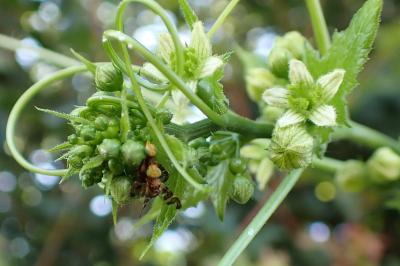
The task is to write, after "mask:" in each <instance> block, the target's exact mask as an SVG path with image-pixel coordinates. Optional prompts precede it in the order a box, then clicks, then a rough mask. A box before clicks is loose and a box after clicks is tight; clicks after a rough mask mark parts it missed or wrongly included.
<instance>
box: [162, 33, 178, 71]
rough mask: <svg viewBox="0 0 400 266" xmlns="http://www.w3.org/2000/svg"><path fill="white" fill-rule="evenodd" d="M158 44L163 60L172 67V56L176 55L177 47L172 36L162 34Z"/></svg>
mask: <svg viewBox="0 0 400 266" xmlns="http://www.w3.org/2000/svg"><path fill="white" fill-rule="evenodd" d="M158 42H159V46H158V50H159V53H160V56H161V58H162V59H164V61H165V62H166V63H167V64H168V65H171V55H172V54H173V53H175V45H174V42H173V40H172V37H171V35H170V34H168V33H161V34H160V37H159V39H158Z"/></svg>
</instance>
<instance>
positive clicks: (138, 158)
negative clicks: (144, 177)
mask: <svg viewBox="0 0 400 266" xmlns="http://www.w3.org/2000/svg"><path fill="white" fill-rule="evenodd" d="M121 151H122V156H123V158H124V162H125V163H126V164H128V165H134V166H136V165H139V164H140V163H141V162H142V161H143V160H144V159H145V158H146V152H145V148H144V145H143V144H142V143H140V142H137V141H134V140H128V141H127V142H125V143H124V144H123V145H122V148H121Z"/></svg>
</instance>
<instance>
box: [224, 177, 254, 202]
mask: <svg viewBox="0 0 400 266" xmlns="http://www.w3.org/2000/svg"><path fill="white" fill-rule="evenodd" d="M253 193H254V183H253V182H252V181H251V180H250V178H248V177H245V176H243V175H237V176H235V180H234V181H233V184H232V187H231V190H230V193H229V196H230V197H231V199H233V200H234V201H236V202H237V203H239V204H245V203H246V202H248V201H249V200H250V198H251V197H252V196H253Z"/></svg>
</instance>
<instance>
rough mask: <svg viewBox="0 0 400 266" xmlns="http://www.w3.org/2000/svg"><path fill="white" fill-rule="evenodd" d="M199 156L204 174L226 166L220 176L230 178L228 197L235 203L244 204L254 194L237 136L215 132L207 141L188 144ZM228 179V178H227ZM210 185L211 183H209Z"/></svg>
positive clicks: (194, 141) (202, 140)
mask: <svg viewBox="0 0 400 266" xmlns="http://www.w3.org/2000/svg"><path fill="white" fill-rule="evenodd" d="M189 145H190V146H191V147H192V148H195V149H196V150H197V153H198V154H202V155H200V162H201V163H202V164H203V165H206V166H207V168H208V169H207V168H206V169H205V170H206V171H205V173H207V172H210V171H209V170H210V168H213V167H218V166H219V165H221V164H225V163H227V164H228V167H227V168H223V169H224V172H223V173H222V172H221V173H220V176H230V177H232V182H227V183H229V184H230V187H229V188H228V189H227V191H228V194H229V197H230V198H231V199H232V200H234V201H236V202H237V203H240V204H244V203H246V202H247V201H248V200H249V199H250V198H251V197H252V195H253V193H254V183H253V181H252V179H251V176H250V175H249V173H248V171H247V163H246V161H244V160H243V159H242V158H241V156H240V153H239V150H238V149H239V147H240V144H239V136H238V135H237V134H234V133H231V132H222V131H219V132H215V133H214V134H213V135H212V136H211V137H210V138H209V139H207V140H206V139H204V138H198V139H195V140H193V141H191V142H190V143H189ZM229 179H230V178H229ZM210 183H212V181H211V182H210Z"/></svg>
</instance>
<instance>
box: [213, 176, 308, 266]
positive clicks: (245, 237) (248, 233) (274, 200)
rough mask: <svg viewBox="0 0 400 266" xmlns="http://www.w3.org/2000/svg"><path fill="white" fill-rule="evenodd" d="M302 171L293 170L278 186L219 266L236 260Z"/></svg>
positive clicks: (225, 265)
mask: <svg viewBox="0 0 400 266" xmlns="http://www.w3.org/2000/svg"><path fill="white" fill-rule="evenodd" d="M302 172H303V170H295V171H292V172H291V173H290V174H288V175H287V176H286V177H285V178H284V179H283V181H282V183H281V184H280V185H279V186H278V188H277V189H276V190H275V191H274V193H272V195H271V197H270V198H269V199H268V201H267V202H266V203H265V205H264V206H263V207H262V208H261V210H260V211H259V212H258V213H257V215H256V216H255V217H254V219H253V220H252V221H251V222H250V224H249V225H248V226H247V227H246V228H245V229H244V230H243V232H242V233H241V234H240V236H239V237H238V238H237V239H236V241H235V242H234V243H233V245H232V246H231V247H230V248H229V250H228V251H227V252H226V253H225V255H224V257H223V258H222V260H221V261H220V262H219V264H218V266H230V265H232V264H233V263H234V262H235V260H236V259H237V258H238V257H239V255H240V254H241V253H242V252H243V251H244V250H245V248H246V247H247V246H248V245H249V243H250V242H251V241H252V240H253V238H254V237H255V236H256V234H257V233H258V232H259V231H260V230H261V229H262V227H263V226H264V225H265V223H266V222H267V221H268V219H269V218H270V217H271V215H272V214H273V213H274V212H275V211H276V209H277V208H278V207H279V205H280V204H281V203H282V201H283V200H284V199H285V198H286V196H287V195H288V193H289V192H290V191H291V190H292V188H293V187H294V185H295V184H296V183H297V181H298V180H299V178H300V176H301V173H302Z"/></svg>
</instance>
